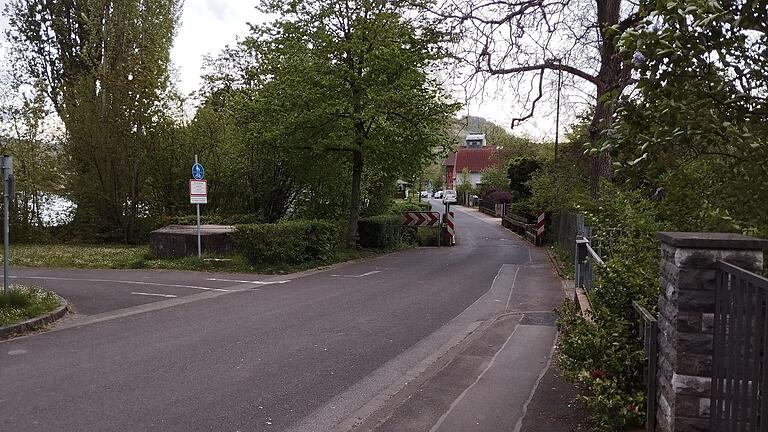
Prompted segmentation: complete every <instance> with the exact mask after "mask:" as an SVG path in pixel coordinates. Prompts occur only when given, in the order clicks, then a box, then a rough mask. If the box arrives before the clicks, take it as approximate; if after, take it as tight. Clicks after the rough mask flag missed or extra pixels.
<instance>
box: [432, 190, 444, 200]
mask: <svg viewBox="0 0 768 432" xmlns="http://www.w3.org/2000/svg"><path fill="white" fill-rule="evenodd" d="M442 197H443V191H441V190H439V191H436V192H435V195H434V198H435V199H440V198H442Z"/></svg>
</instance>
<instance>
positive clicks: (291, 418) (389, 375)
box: [0, 209, 544, 432]
mask: <svg viewBox="0 0 768 432" xmlns="http://www.w3.org/2000/svg"><path fill="white" fill-rule="evenodd" d="M456 225H457V233H458V245H457V246H456V247H453V248H439V249H438V248H420V249H414V250H408V251H404V252H399V253H395V254H389V255H386V256H383V257H379V258H377V259H372V260H366V261H362V262H357V263H351V264H347V265H342V266H338V267H334V268H331V269H329V270H325V271H320V272H309V273H306V274H303V275H299V276H284V277H283V276H277V277H260V276H255V275H231V274H230V275H221V274H211V273H195V272H166V271H163V272H151V271H150V272H145V271H95V270H94V271H85V270H70V271H64V270H53V269H50V270H44V269H25V270H23V274H22V273H19V272H18V271H17V273H18V274H19V276H20V278H21V279H25V278H26V280H32V281H37V282H39V284H41V285H44V286H47V287H51V288H55V287H58V288H56V290H57V291H59V292H60V293H61V294H62V295H64V296H66V297H68V298H70V299H72V300H73V301H74V303H75V306H76V308H77V309H78V311H79V312H81V313H82V316H80V317H77V318H75V319H68V320H65V322H63V323H62V324H60V325H58V326H57V327H56V328H55V329H53V330H52V331H49V332H45V333H40V334H36V335H31V336H27V337H22V338H18V339H14V340H10V341H6V342H2V343H0V430H2V431H16V432H25V431H75V430H76V431H138V430H141V431H150V430H157V431H281V430H294V431H301V430H332V429H333V428H334V427H335V426H336V425H337V424H339V423H342V422H343V421H344V420H345V419H348V417H349V416H351V415H353V414H354V413H360V412H361V410H363V411H364V410H365V409H366V406H368V407H369V408H370V409H372V410H373V409H375V408H376V407H377V405H376V403H375V401H376V400H377V399H376V398H377V397H378V398H380V397H381V394H382V392H385V391H386V390H387V389H388V388H392V386H393V385H396V384H397V383H398V382H401V383H402V382H403V379H404V378H403V377H404V376H408V374H410V373H414V371H418V370H419V368H420V367H421V366H420V365H424V364H425V363H429V362H430V361H432V360H434V359H435V358H436V353H439V352H441V350H446V349H450V347H451V346H452V344H455V343H457V341H458V340H460V338H459V339H457V337H458V336H461V335H462V334H464V333H466V332H468V331H471V329H473V328H477V325H478V323H480V322H482V320H486V319H488V318H490V317H491V316H492V314H493V313H495V312H494V311H495V309H493V308H497V307H498V304H499V303H498V302H501V303H502V304H503V300H494V301H495V302H497V303H491V301H490V300H489V301H487V302H486V301H483V299H485V297H484V295H486V294H487V293H488V292H489V291H490V290H491V288H492V286H493V285H494V282H496V283H497V284H498V282H499V278H511V277H512V275H511V273H510V272H509V271H502V270H503V269H504V268H507V269H510V267H509V266H514V265H522V264H525V263H531V262H533V261H535V260H539V261H541V260H543V259H544V258H542V256H543V254H542V252H541V251H540V250H536V249H535V248H529V247H528V246H527V244H526V243H523V242H521V241H519V240H517V239H516V238H515V237H514V236H513V235H512V234H510V233H509V232H507V231H505V230H504V229H503V228H500V227H499V226H498V224H497V223H496V224H494V223H492V222H490V221H489V220H487V219H485V218H481V217H478V216H476V215H473V214H470V213H469V212H465V211H461V210H458V209H457V211H456ZM505 266H506V267H505ZM212 279H219V280H212ZM253 281H257V282H256V283H254V282H253ZM260 282H261V283H260ZM139 292H141V293H145V294H164V295H168V296H175V297H162V296H151V295H141V294H135V293H139ZM532 295H534V297H535V293H534V294H532ZM511 300H512V292H511V290H510V296H509V298H508V299H507V301H506V303H507V304H506V307H507V308H509V307H510V301H511ZM470 306H472V307H470ZM468 308H469V309H468ZM468 329H469V330H468ZM372 401H373V402H372Z"/></svg>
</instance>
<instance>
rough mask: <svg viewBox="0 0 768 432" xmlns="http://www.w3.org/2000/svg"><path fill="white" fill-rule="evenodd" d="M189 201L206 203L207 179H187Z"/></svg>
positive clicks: (191, 202)
mask: <svg viewBox="0 0 768 432" xmlns="http://www.w3.org/2000/svg"><path fill="white" fill-rule="evenodd" d="M189 203H190V204H208V181H207V180H190V181H189Z"/></svg>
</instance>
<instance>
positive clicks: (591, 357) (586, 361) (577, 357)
mask: <svg viewBox="0 0 768 432" xmlns="http://www.w3.org/2000/svg"><path fill="white" fill-rule="evenodd" d="M556 313H557V326H558V330H559V331H560V334H561V337H560V341H559V346H558V347H559V351H560V355H559V359H558V360H559V363H560V367H561V368H562V369H563V371H564V372H565V374H566V376H567V377H568V378H569V379H570V380H572V381H574V382H576V383H578V384H579V385H580V386H581V387H582V388H583V389H584V390H585V393H586V394H584V395H582V397H581V399H582V400H583V402H584V404H585V405H586V407H587V409H589V411H590V413H591V415H592V418H593V420H594V421H595V423H596V424H597V425H599V426H600V427H601V428H602V429H603V430H606V431H615V430H620V429H623V428H625V427H627V426H637V425H640V424H642V422H643V420H644V419H645V412H644V404H645V393H644V390H645V389H644V387H643V385H642V366H643V361H644V358H645V354H644V353H643V351H642V349H641V347H640V346H639V344H638V342H637V341H636V340H635V339H634V338H633V335H632V334H631V332H630V325H631V324H630V323H629V322H627V321H623V320H606V321H602V322H599V323H598V324H593V323H591V322H589V321H587V320H586V319H585V318H584V317H583V316H581V314H580V313H579V311H578V308H577V307H576V306H575V305H574V303H573V302H571V301H566V303H564V304H563V306H561V307H560V308H558V309H557V310H556Z"/></svg>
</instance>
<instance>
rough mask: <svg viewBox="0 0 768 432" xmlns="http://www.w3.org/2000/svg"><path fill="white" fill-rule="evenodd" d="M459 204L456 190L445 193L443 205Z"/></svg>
mask: <svg viewBox="0 0 768 432" xmlns="http://www.w3.org/2000/svg"><path fill="white" fill-rule="evenodd" d="M457 202H458V200H457V197H456V191H455V190H447V191H445V192H444V193H443V204H456V203H457Z"/></svg>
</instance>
